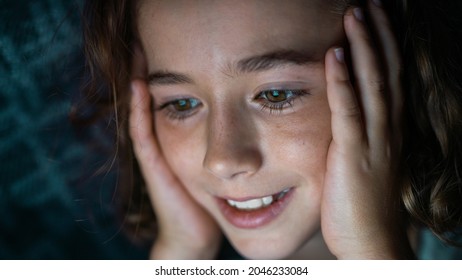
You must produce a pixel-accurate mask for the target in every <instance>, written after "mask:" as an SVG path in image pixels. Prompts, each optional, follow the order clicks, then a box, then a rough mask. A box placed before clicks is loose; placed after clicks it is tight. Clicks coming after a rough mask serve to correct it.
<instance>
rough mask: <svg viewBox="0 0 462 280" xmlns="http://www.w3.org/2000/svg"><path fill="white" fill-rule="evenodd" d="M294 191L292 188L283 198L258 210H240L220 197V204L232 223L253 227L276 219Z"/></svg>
mask: <svg viewBox="0 0 462 280" xmlns="http://www.w3.org/2000/svg"><path fill="white" fill-rule="evenodd" d="M293 192H294V188H291V189H290V190H289V192H287V193H286V195H285V196H284V197H283V198H282V199H280V200H278V201H276V202H274V203H272V204H271V205H269V206H267V207H263V208H260V209H256V210H239V209H237V208H235V207H232V206H230V205H229V204H228V202H227V201H226V200H225V199H218V205H219V207H220V210H221V212H222V213H223V216H224V217H225V218H226V220H228V222H230V223H231V224H232V225H234V226H235V227H238V228H244V229H253V228H258V227H261V226H264V225H266V224H268V223H270V222H271V221H273V220H275V219H276V217H278V216H279V214H281V213H282V212H283V211H284V209H285V208H286V207H287V205H288V204H289V202H290V200H291V198H292V196H293Z"/></svg>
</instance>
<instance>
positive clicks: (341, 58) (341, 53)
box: [334, 48, 345, 63]
mask: <svg viewBox="0 0 462 280" xmlns="http://www.w3.org/2000/svg"><path fill="white" fill-rule="evenodd" d="M334 51H335V58H337V61H338V62H340V63H344V62H345V53H344V51H343V48H336V49H335V50H334Z"/></svg>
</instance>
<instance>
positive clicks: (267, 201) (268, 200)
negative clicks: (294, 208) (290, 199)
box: [226, 188, 290, 211]
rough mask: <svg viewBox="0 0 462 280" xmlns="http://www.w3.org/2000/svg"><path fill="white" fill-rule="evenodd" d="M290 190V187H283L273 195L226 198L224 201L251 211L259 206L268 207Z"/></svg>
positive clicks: (240, 208)
mask: <svg viewBox="0 0 462 280" xmlns="http://www.w3.org/2000/svg"><path fill="white" fill-rule="evenodd" d="M289 191H290V188H288V189H285V190H283V191H281V192H278V193H276V194H273V195H268V196H265V197H261V198H254V199H249V200H246V201H235V200H231V199H227V200H226V202H228V204H229V205H230V206H232V207H235V208H237V209H239V210H247V211H252V210H257V209H260V208H264V207H268V206H269V205H271V204H272V203H275V202H276V201H278V200H281V199H282V198H284V196H285V195H286V194H287V193H288V192H289Z"/></svg>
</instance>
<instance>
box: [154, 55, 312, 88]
mask: <svg viewBox="0 0 462 280" xmlns="http://www.w3.org/2000/svg"><path fill="white" fill-rule="evenodd" d="M318 62H320V59H319V58H316V57H315V56H314V55H313V54H310V53H302V52H299V51H294V50H279V51H273V52H268V53H265V54H262V55H256V56H251V57H248V58H244V59H241V60H239V61H237V62H236V63H230V64H228V65H227V67H226V68H225V69H226V70H225V73H229V74H230V75H232V74H243V73H252V72H260V71H267V70H270V69H274V68H278V67H283V66H287V65H291V64H292V65H308V64H314V63H318ZM193 82H194V81H193V79H192V78H190V77H189V76H187V75H184V74H181V73H177V72H170V71H156V72H153V73H150V74H149V75H148V83H149V84H150V85H176V84H188V83H193Z"/></svg>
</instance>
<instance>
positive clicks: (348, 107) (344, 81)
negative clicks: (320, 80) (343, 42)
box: [325, 48, 365, 151]
mask: <svg viewBox="0 0 462 280" xmlns="http://www.w3.org/2000/svg"><path fill="white" fill-rule="evenodd" d="M325 65H326V81H327V100H328V102H329V107H330V110H331V116H332V118H331V126H332V138H333V141H334V143H336V145H337V146H339V147H341V148H342V150H344V151H351V150H352V148H353V147H357V145H358V143H362V142H363V141H364V140H365V135H364V130H363V123H362V118H361V108H360V106H359V103H358V100H357V98H356V95H355V91H354V89H353V87H352V86H351V83H350V77H349V74H348V69H347V66H346V64H345V59H344V50H343V48H331V49H329V50H328V51H327V53H326V61H325Z"/></svg>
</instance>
